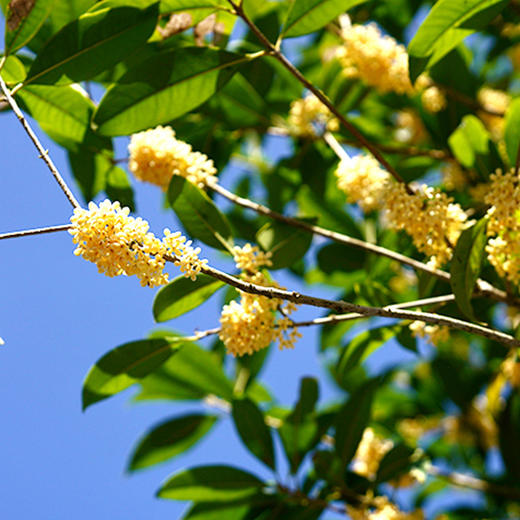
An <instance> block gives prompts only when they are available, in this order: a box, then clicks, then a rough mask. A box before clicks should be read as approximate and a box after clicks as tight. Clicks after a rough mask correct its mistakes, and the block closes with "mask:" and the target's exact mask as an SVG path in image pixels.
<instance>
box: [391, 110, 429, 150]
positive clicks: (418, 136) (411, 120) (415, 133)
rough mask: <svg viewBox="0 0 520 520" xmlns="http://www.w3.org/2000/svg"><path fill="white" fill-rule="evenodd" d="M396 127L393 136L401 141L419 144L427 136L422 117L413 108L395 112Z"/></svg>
mask: <svg viewBox="0 0 520 520" xmlns="http://www.w3.org/2000/svg"><path fill="white" fill-rule="evenodd" d="M396 127H397V128H396V130H395V132H394V137H395V139H396V141H399V142H401V143H409V144H419V143H422V142H423V141H426V139H427V138H428V132H427V131H426V128H425V127H424V124H423V122H422V119H421V118H420V117H419V115H418V114H417V112H416V111H415V110H412V109H409V108H407V109H405V110H400V111H399V112H397V115H396Z"/></svg>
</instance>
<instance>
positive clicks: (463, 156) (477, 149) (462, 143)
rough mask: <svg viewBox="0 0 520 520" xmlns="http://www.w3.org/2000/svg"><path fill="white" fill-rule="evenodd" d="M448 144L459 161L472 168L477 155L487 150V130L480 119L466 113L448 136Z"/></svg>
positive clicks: (485, 152) (483, 153)
mask: <svg viewBox="0 0 520 520" xmlns="http://www.w3.org/2000/svg"><path fill="white" fill-rule="evenodd" d="M448 144H449V145H450V148H451V150H452V152H453V154H454V155H455V157H456V158H457V159H458V160H459V161H460V163H461V164H462V165H463V166H465V167H466V168H472V167H473V166H474V164H475V160H476V158H477V156H479V155H485V154H487V153H488V152H489V132H488V131H487V130H486V128H485V126H484V125H483V123H482V121H480V119H478V118H477V117H475V116H473V115H467V116H464V118H463V119H462V122H461V124H460V125H459V126H458V127H457V129H456V130H455V131H454V132H453V133H452V134H451V135H450V137H449V138H448Z"/></svg>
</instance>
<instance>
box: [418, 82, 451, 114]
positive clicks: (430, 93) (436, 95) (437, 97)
mask: <svg viewBox="0 0 520 520" xmlns="http://www.w3.org/2000/svg"><path fill="white" fill-rule="evenodd" d="M421 102H422V105H423V107H424V109H425V110H426V111H427V112H430V113H432V114H435V113H437V112H440V111H441V110H444V109H445V108H446V97H445V96H444V94H443V92H442V90H441V89H440V88H439V87H436V86H432V87H428V88H427V89H426V90H424V91H423V93H422V94H421Z"/></svg>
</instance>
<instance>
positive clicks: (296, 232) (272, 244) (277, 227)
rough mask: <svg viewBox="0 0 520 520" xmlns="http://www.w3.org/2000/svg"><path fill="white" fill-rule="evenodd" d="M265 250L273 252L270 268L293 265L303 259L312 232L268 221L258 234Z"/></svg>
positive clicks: (259, 241) (257, 236)
mask: <svg viewBox="0 0 520 520" xmlns="http://www.w3.org/2000/svg"><path fill="white" fill-rule="evenodd" d="M256 238H257V241H258V243H259V244H260V246H261V247H262V249H263V250H264V251H269V252H271V254H272V256H271V262H272V266H270V269H283V268H285V267H291V266H292V265H294V264H295V263H296V262H297V261H298V260H301V259H302V258H303V256H304V255H305V253H306V252H307V250H308V249H309V247H310V245H311V242H312V234H311V233H308V232H307V231H303V230H301V229H295V228H294V227H292V226H288V225H286V224H281V223H279V222H272V223H268V224H266V225H265V226H263V227H262V228H261V229H260V230H259V231H258V233H257V235H256Z"/></svg>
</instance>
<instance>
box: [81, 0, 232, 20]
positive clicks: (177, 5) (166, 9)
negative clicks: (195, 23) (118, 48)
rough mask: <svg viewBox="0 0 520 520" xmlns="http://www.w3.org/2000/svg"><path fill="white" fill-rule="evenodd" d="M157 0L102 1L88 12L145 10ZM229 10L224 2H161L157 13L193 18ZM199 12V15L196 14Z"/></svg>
mask: <svg viewBox="0 0 520 520" xmlns="http://www.w3.org/2000/svg"><path fill="white" fill-rule="evenodd" d="M155 3H157V0H102V1H101V2H98V3H97V4H96V5H94V6H93V7H92V9H90V12H95V11H99V10H101V9H106V8H107V7H110V8H114V7H123V6H128V7H137V8H138V9H146V8H147V7H149V6H150V5H152V4H155ZM224 8H229V3H227V1H226V0H161V1H160V3H159V12H160V13H161V14H168V13H177V12H189V13H190V14H193V15H194V17H196V18H200V16H207V15H208V14H211V13H212V12H214V11H216V10H218V9H224ZM198 11H200V14H199V13H198Z"/></svg>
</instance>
